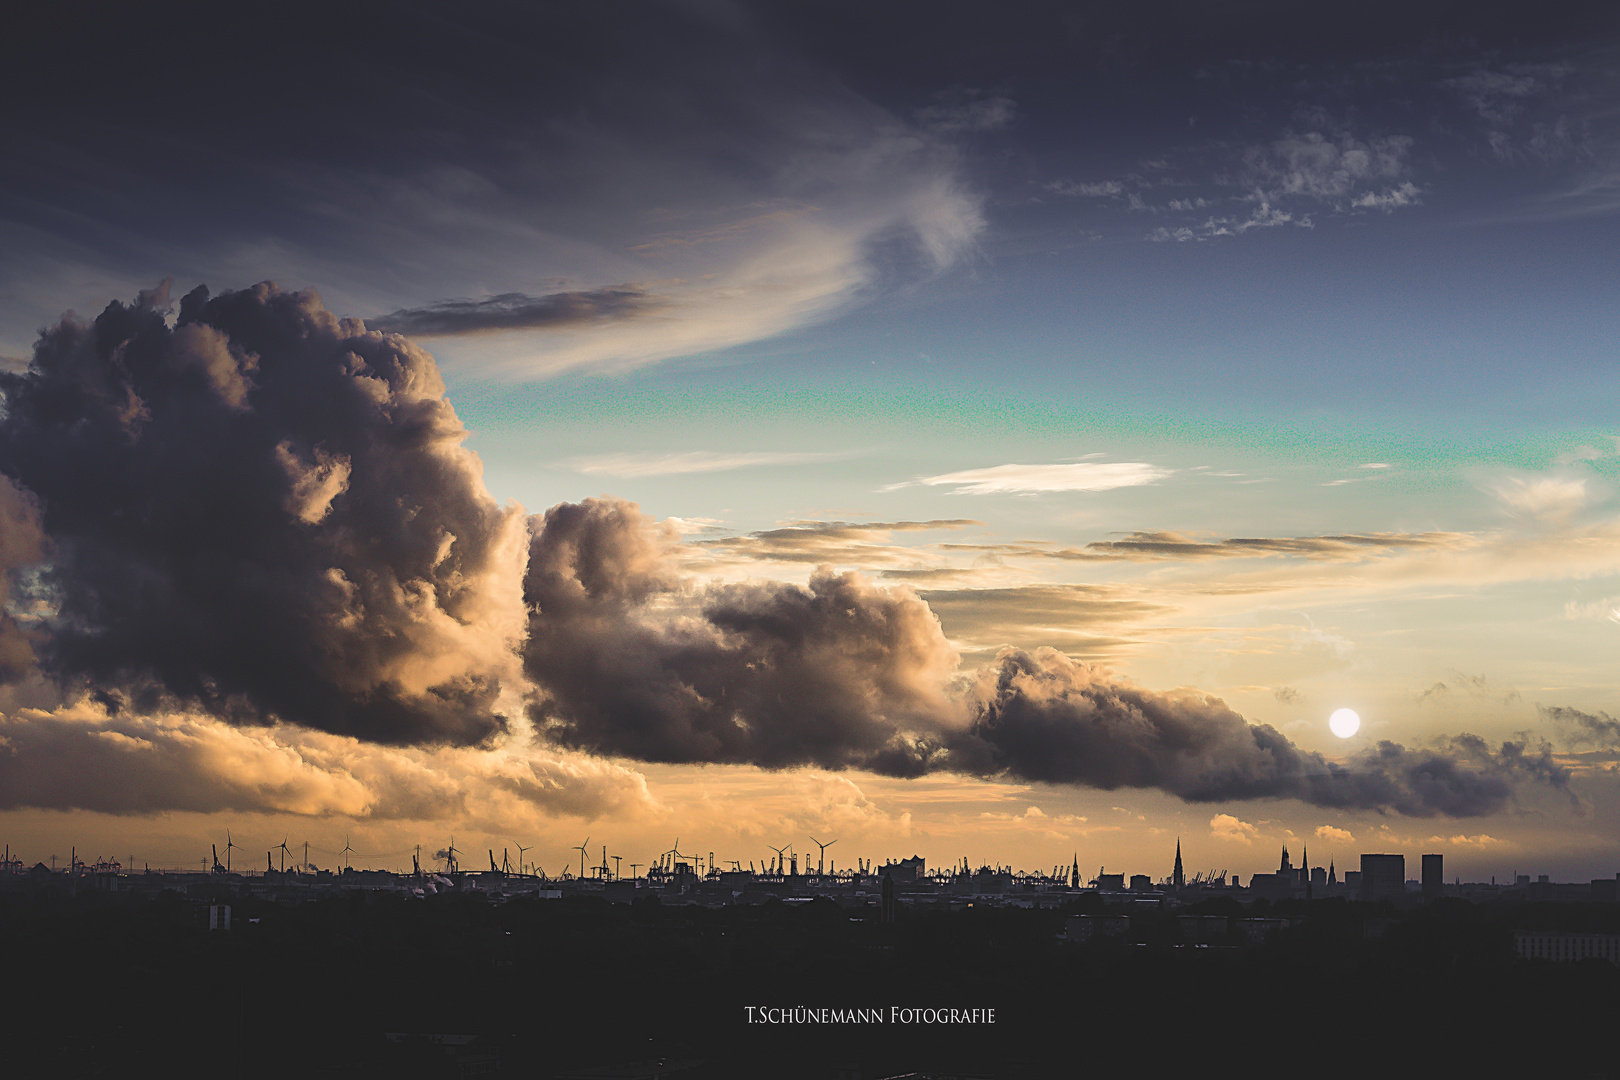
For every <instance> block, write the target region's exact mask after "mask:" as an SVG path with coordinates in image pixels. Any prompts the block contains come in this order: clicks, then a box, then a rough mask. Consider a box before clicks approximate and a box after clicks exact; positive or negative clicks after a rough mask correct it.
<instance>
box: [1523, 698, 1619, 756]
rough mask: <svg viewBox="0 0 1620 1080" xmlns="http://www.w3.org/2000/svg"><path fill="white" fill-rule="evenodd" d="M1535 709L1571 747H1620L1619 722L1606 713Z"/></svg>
mask: <svg viewBox="0 0 1620 1080" xmlns="http://www.w3.org/2000/svg"><path fill="white" fill-rule="evenodd" d="M1537 708H1538V709H1539V710H1540V712H1541V715H1542V716H1543V717H1544V718H1545V719H1547V720H1550V721H1552V723H1553V725H1554V726H1555V727H1557V728H1558V730H1559V732H1560V733H1562V735H1563V736H1564V738H1565V740H1567V741H1568V742H1569V743H1570V744H1571V745H1573V746H1598V747H1611V746H1613V747H1620V720H1616V719H1615V718H1614V717H1612V716H1610V715H1609V714H1608V713H1606V712H1597V713H1589V712H1582V711H1581V710H1580V709H1572V708H1570V707H1568V706H1566V705H1540V706H1537Z"/></svg>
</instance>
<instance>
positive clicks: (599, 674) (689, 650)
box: [524, 499, 1568, 817]
mask: <svg viewBox="0 0 1620 1080" xmlns="http://www.w3.org/2000/svg"><path fill="white" fill-rule="evenodd" d="M533 535H534V539H533V542H532V545H531V552H530V561H529V569H528V573H527V575H526V577H525V600H526V602H527V604H528V606H529V609H530V611H531V613H532V614H531V620H530V632H529V638H528V641H527V643H526V644H525V646H524V663H525V670H526V671H527V672H528V674H529V676H530V678H531V679H532V680H533V682H534V684H535V685H536V686H537V687H538V688H539V689H538V694H537V698H536V700H535V702H534V703H533V704H532V705H531V707H530V716H531V719H532V720H533V722H534V724H535V727H536V729H537V730H540V731H543V732H544V733H545V734H546V735H547V736H548V737H549V738H551V739H552V740H554V741H556V742H558V743H560V744H561V745H564V746H567V747H570V748H573V749H579V750H587V751H591V752H595V753H606V754H620V755H625V756H629V757H634V758H638V759H641V760H647V761H657V762H670V763H695V762H714V763H726V764H754V765H760V766H763V767H765V768H773V769H776V768H787V767H793V766H801V765H816V766H820V767H823V768H828V769H846V768H859V769H865V770H868V771H871V772H876V773H879V774H883V775H889V776H900V777H914V776H921V775H924V774H927V773H930V772H942V771H943V772H954V773H962V774H967V775H971V776H980V777H985V778H999V779H1008V780H1022V781H1033V782H1040V783H1053V784H1067V785H1075V786H1083V787H1091V788H1100V789H1104V790H1116V789H1118V788H1122V787H1134V788H1153V789H1157V790H1161V791H1165V792H1167V793H1169V794H1172V795H1175V796H1178V797H1180V798H1181V799H1183V800H1186V801H1189V802H1212V801H1222V800H1237V799H1261V798H1291V799H1298V800H1300V801H1303V802H1306V803H1309V804H1311V805H1315V806H1324V807H1332V808H1357V809H1376V810H1394V811H1396V812H1399V813H1403V814H1408V815H1413V816H1421V817H1426V816H1434V815H1447V816H1454V817H1469V816H1477V815H1481V814H1486V813H1493V812H1496V811H1499V810H1501V809H1502V808H1504V807H1505V806H1507V805H1508V804H1509V803H1510V802H1511V801H1512V799H1513V797H1514V793H1515V790H1516V788H1517V786H1518V785H1519V784H1521V783H1526V782H1532V783H1544V784H1549V785H1551V786H1553V787H1555V788H1565V787H1567V780H1568V773H1567V771H1565V770H1564V769H1563V768H1562V767H1561V766H1559V765H1558V764H1557V763H1556V762H1554V761H1553V760H1552V758H1551V755H1550V751H1549V750H1547V749H1546V748H1539V747H1534V746H1530V745H1528V744H1526V743H1522V742H1521V743H1515V742H1508V743H1504V744H1502V745H1501V747H1500V748H1499V749H1492V748H1491V747H1489V746H1487V745H1486V744H1485V743H1484V741H1483V740H1481V739H1479V738H1477V737H1476V736H1471V735H1461V736H1455V737H1453V738H1451V739H1448V740H1445V741H1442V742H1437V743H1436V744H1434V745H1432V746H1430V747H1426V748H1419V749H1408V748H1406V747H1403V746H1400V745H1398V744H1395V743H1391V742H1383V743H1379V744H1378V745H1377V746H1376V747H1375V748H1373V749H1371V750H1368V751H1366V752H1364V753H1362V754H1360V755H1357V756H1356V757H1355V758H1353V759H1352V760H1351V761H1350V762H1349V763H1346V764H1341V763H1338V762H1333V761H1329V760H1328V759H1326V758H1324V757H1323V756H1322V755H1320V754H1317V753H1314V752H1310V751H1304V750H1301V749H1300V748H1299V747H1297V746H1295V745H1294V744H1293V743H1291V742H1290V741H1289V740H1288V739H1287V738H1286V737H1284V736H1283V735H1282V734H1281V733H1280V732H1278V731H1276V730H1275V729H1274V728H1272V727H1270V726H1269V725H1265V724H1250V723H1248V722H1247V721H1245V720H1244V719H1243V718H1242V717H1241V716H1239V715H1238V714H1237V713H1235V712H1233V711H1232V710H1230V709H1229V708H1227V707H1226V705H1225V704H1224V703H1222V702H1220V701H1219V700H1218V699H1215V698H1212V697H1209V696H1207V695H1203V694H1200V693H1198V692H1196V691H1191V690H1177V691H1171V692H1168V693H1160V692H1155V691H1151V690H1146V689H1143V688H1140V687H1137V686H1135V685H1134V684H1132V683H1130V682H1129V681H1128V680H1124V679H1121V678H1118V677H1115V676H1113V675H1111V674H1109V673H1107V672H1106V671H1104V670H1103V669H1100V668H1095V667H1091V666H1088V665H1085V664H1080V663H1077V662H1075V661H1073V660H1072V659H1070V658H1069V657H1067V656H1065V655H1063V654H1062V653H1058V652H1056V651H1055V650H1052V649H1039V650H1036V651H1035V652H1034V653H1025V652H1021V651H1018V650H1011V649H1009V650H1004V651H1003V652H1002V653H1001V655H1000V656H999V657H998V658H997V660H996V662H995V663H994V664H992V665H990V666H989V667H987V668H984V669H981V670H979V671H978V672H976V673H974V674H973V675H972V677H971V681H970V682H968V683H965V684H962V683H958V686H959V689H957V690H952V689H950V687H951V684H952V683H953V681H955V680H954V676H955V674H956V669H957V655H956V652H955V650H954V649H953V648H952V647H951V646H950V644H949V643H948V642H947V640H946V638H945V636H944V634H943V632H942V629H941V626H940V622H939V620H938V618H936V616H935V614H934V612H933V611H932V610H931V609H930V608H929V606H928V605H927V604H926V603H924V602H923V601H922V600H921V599H920V598H918V597H917V596H916V595H915V594H913V593H911V592H910V591H909V590H906V589H889V588H881V587H877V586H874V585H873V584H871V583H870V582H868V581H866V580H865V579H863V578H861V577H860V576H859V575H857V574H853V573H845V574H834V573H833V572H832V571H831V570H829V569H826V568H822V569H819V570H818V571H817V572H816V573H815V574H814V575H812V577H811V579H810V582H809V585H808V587H801V586H796V585H786V584H780V583H764V582H760V583H748V584H742V585H714V586H709V587H707V588H702V589H696V588H693V587H691V586H690V585H689V584H688V583H686V582H684V581H682V580H681V579H680V578H679V576H678V575H677V574H676V573H675V572H674V570H673V565H674V560H673V552H672V550H671V549H672V547H673V546H674V544H675V537H674V534H673V532H672V531H670V530H667V529H660V528H659V527H657V526H655V525H654V524H653V523H652V522H651V521H649V520H648V519H647V518H645V517H644V516H643V515H641V514H640V512H639V511H638V510H637V509H636V508H635V507H634V506H633V505H631V504H628V503H622V502H616V501H612V500H605V499H593V500H587V501H586V502H584V503H580V504H563V505H561V506H557V507H553V508H552V509H551V510H550V511H548V512H547V513H546V514H545V515H544V517H543V518H541V517H537V518H535V519H534V526H533Z"/></svg>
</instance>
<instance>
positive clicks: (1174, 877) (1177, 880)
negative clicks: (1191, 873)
mask: <svg viewBox="0 0 1620 1080" xmlns="http://www.w3.org/2000/svg"><path fill="white" fill-rule="evenodd" d="M1186 883H1187V879H1186V877H1185V876H1184V875H1183V874H1182V872H1181V837H1179V836H1178V837H1176V868H1175V870H1173V871H1172V872H1171V874H1170V884H1171V885H1173V886H1175V888H1176V891H1177V892H1179V891H1181V887H1182V886H1183V885H1185V884H1186Z"/></svg>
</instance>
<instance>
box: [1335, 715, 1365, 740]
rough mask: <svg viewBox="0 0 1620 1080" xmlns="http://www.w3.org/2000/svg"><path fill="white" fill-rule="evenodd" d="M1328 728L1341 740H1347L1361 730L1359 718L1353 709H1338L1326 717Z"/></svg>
mask: <svg viewBox="0 0 1620 1080" xmlns="http://www.w3.org/2000/svg"><path fill="white" fill-rule="evenodd" d="M1328 728H1329V729H1330V730H1331V731H1332V732H1333V734H1335V735H1337V736H1338V737H1339V738H1341V739H1348V738H1349V737H1350V736H1352V735H1354V734H1355V733H1356V732H1357V731H1359V730H1361V717H1359V716H1357V715H1356V711H1355V710H1354V709H1340V710H1338V711H1337V712H1335V713H1334V714H1333V715H1332V716H1330V717H1328Z"/></svg>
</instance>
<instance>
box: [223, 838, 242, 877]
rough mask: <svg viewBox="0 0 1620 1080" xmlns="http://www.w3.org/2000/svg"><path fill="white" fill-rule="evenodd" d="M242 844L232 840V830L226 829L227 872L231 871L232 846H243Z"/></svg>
mask: <svg viewBox="0 0 1620 1080" xmlns="http://www.w3.org/2000/svg"><path fill="white" fill-rule="evenodd" d="M241 846H242V845H241V844H238V843H236V842H234V841H233V840H231V830H229V829H226V830H225V872H226V873H227V874H228V873H230V872H231V848H233V847H241Z"/></svg>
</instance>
